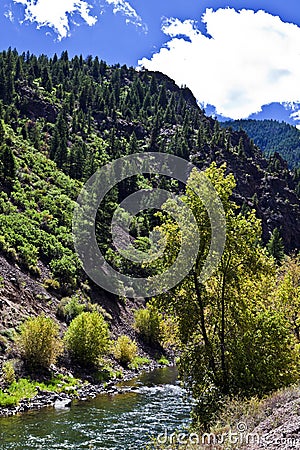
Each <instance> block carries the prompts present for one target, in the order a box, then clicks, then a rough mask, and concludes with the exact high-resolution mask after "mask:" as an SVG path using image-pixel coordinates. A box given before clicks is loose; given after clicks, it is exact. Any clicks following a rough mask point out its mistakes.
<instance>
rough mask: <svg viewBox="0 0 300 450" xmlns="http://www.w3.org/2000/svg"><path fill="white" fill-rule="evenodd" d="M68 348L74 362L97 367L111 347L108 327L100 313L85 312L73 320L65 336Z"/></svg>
mask: <svg viewBox="0 0 300 450" xmlns="http://www.w3.org/2000/svg"><path fill="white" fill-rule="evenodd" d="M65 344H66V348H67V349H68V351H69V352H70V355H71V357H72V359H73V360H75V361H77V362H78V363H80V364H82V365H96V364H97V362H98V361H99V359H100V358H101V357H102V356H104V355H106V354H107V353H108V351H109V347H110V339H109V330H108V325H107V323H106V322H105V320H104V318H103V316H102V315H101V314H100V313H98V312H83V313H81V314H79V315H78V316H77V317H75V319H74V320H72V322H71V324H70V326H69V328H68V331H67V333H66V335H65Z"/></svg>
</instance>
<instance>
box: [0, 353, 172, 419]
mask: <svg viewBox="0 0 300 450" xmlns="http://www.w3.org/2000/svg"><path fill="white" fill-rule="evenodd" d="M164 367H173V365H171V364H170V365H169V366H167V365H164V364H159V363H158V362H156V361H151V362H150V363H149V364H147V365H144V366H141V367H140V368H139V369H135V370H129V369H126V370H124V371H123V374H122V377H116V378H114V379H110V380H108V381H106V382H101V383H92V382H88V381H83V380H80V382H79V384H78V385H74V386H70V387H69V388H68V387H67V388H66V389H65V391H67V392H55V391H52V390H51V391H50V390H46V389H40V388H39V387H38V386H37V387H36V392H37V393H36V395H35V396H34V397H32V398H24V399H22V400H21V401H20V402H19V403H18V405H14V406H7V407H1V406H0V417H10V416H14V415H17V414H23V413H26V412H28V411H33V410H40V409H42V408H56V409H63V408H68V407H70V406H71V404H72V402H74V401H75V400H76V401H87V400H91V399H94V398H96V397H97V396H98V395H100V394H109V395H116V394H120V393H122V389H120V388H119V387H118V384H120V383H122V382H126V381H130V380H132V379H134V378H137V377H139V376H140V375H141V374H142V373H145V372H151V371H153V370H155V369H161V368H164ZM127 392H128V391H127Z"/></svg>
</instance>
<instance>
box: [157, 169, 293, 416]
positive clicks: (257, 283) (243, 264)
mask: <svg viewBox="0 0 300 450" xmlns="http://www.w3.org/2000/svg"><path fill="white" fill-rule="evenodd" d="M225 170H226V168H225V166H222V167H220V168H217V167H216V165H215V164H213V165H212V166H211V167H210V168H208V169H207V170H206V171H205V174H206V176H207V177H208V178H209V179H210V181H211V182H212V184H213V185H214V187H215V189H216V191H217V192H218V195H219V197H220V199H221V200H222V203H223V208H224V211H225V215H226V231H227V232H226V236H227V238H226V245H225V249H224V252H223V255H222V258H221V260H220V263H219V265H218V266H217V267H216V270H215V273H214V275H213V276H212V277H211V278H210V279H209V280H208V281H207V282H206V283H201V282H200V281H199V275H200V273H201V270H202V267H203V264H204V261H205V259H206V256H207V253H208V249H209V245H210V239H211V227H210V221H209V217H208V214H207V212H206V210H205V208H204V205H203V204H202V202H201V201H200V200H199V198H198V196H197V195H196V194H195V192H197V191H198V190H199V188H200V187H201V178H200V176H199V173H198V172H197V171H193V172H192V174H191V176H190V178H189V180H188V183H187V189H186V194H185V196H184V197H183V198H182V199H183V201H184V202H185V203H186V204H187V205H188V206H189V208H190V209H191V210H192V211H193V214H194V217H195V218H196V221H197V226H198V229H199V232H200V237H201V241H200V251H199V254H198V258H197V260H196V263H195V265H194V267H193V269H192V271H191V272H190V274H189V275H188V276H187V277H186V278H185V279H184V280H183V281H182V282H181V283H180V284H179V285H178V286H177V287H175V288H174V289H173V290H172V294H170V293H169V294H165V295H162V296H160V297H159V298H158V299H157V300H156V303H157V304H158V305H159V306H160V307H161V308H163V310H164V311H166V312H168V313H172V314H173V315H175V317H176V319H177V323H178V327H179V334H180V339H181V343H182V353H181V360H180V373H181V377H182V378H183V379H184V380H186V383H187V385H188V387H189V388H190V390H191V391H192V393H193V395H194V396H195V398H197V399H198V400H199V402H200V403H201V401H202V400H203V398H204V397H205V395H206V394H207V393H208V392H215V393H219V394H222V395H223V394H229V393H241V394H243V395H249V394H251V393H255V394H258V395H260V394H263V393H265V392H268V391H270V390H272V389H276V388H277V387H279V386H281V385H286V384H288V383H289V382H292V381H293V380H295V379H296V367H297V364H298V359H297V356H296V351H295V341H294V339H293V336H292V335H291V333H290V332H289V326H288V323H287V320H285V318H284V316H283V315H282V314H281V313H278V315H276V314H275V312H274V305H272V307H270V299H271V298H272V295H273V294H274V293H273V292H272V291H271V290H270V288H269V290H268V289H267V286H268V285H269V286H270V284H272V282H274V277H275V267H274V266H273V262H272V260H270V259H269V258H268V257H267V255H266V254H265V252H264V249H263V247H262V245H261V241H260V237H261V224H260V220H258V219H257V218H256V217H255V214H254V212H253V211H251V212H249V213H247V214H246V215H242V214H237V209H238V207H237V206H236V205H235V203H234V202H233V201H232V200H231V195H232V190H233V187H234V186H235V181H234V178H233V176H232V175H227V176H226V175H225ZM166 209H167V205H166ZM162 218H163V216H162ZM160 231H161V233H162V234H163V235H165V236H166V238H167V243H168V244H167V247H166V251H165V253H164V254H165V257H164V260H163V262H162V267H163V268H165V267H169V265H170V264H171V263H172V262H173V261H174V258H176V255H177V253H178V251H179V248H180V245H181V237H180V232H179V229H178V225H177V224H174V222H173V221H172V220H171V219H170V220H169V219H168V220H166V219H165V220H164V222H163V223H162V225H161V226H160ZM187 232H189V230H187ZM272 280H273V281H272ZM274 284H275V282H274ZM266 293H267V294H266ZM271 330H272V332H271ZM280 334H282V336H284V338H283V340H282V341H281V343H280V345H278V355H277V356H275V353H276V351H277V350H276V348H277V341H278V339H279V336H280ZM250 342H252V344H253V345H251V346H250ZM274 358H275V359H276V363H274ZM275 366H276V367H275ZM215 400H216V399H215ZM201 405H202V406H201V408H203V404H202V403H201ZM201 408H200V409H201Z"/></svg>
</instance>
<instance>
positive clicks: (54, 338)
mask: <svg viewBox="0 0 300 450" xmlns="http://www.w3.org/2000/svg"><path fill="white" fill-rule="evenodd" d="M18 347H19V350H20V352H21V355H22V358H23V360H24V361H25V363H26V365H27V366H29V367H30V368H38V367H42V368H49V367H50V365H51V364H54V363H55V362H56V360H57V357H58V356H59V355H60V353H61V351H62V341H61V339H60V338H59V327H58V325H57V324H56V323H55V322H54V321H53V320H52V319H50V318H49V317H45V316H38V317H35V318H29V319H28V320H26V321H25V322H24V323H23V324H22V325H21V334H20V336H19V338H18Z"/></svg>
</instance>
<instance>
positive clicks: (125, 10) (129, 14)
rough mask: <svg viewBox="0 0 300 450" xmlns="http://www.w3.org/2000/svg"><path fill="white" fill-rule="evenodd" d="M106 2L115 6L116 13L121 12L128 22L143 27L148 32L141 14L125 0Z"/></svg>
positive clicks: (108, 0) (109, 0)
mask: <svg viewBox="0 0 300 450" xmlns="http://www.w3.org/2000/svg"><path fill="white" fill-rule="evenodd" d="M106 3H108V4H109V5H112V6H113V12H114V14H117V13H121V14H122V15H124V16H125V17H126V23H132V24H134V25H137V26H138V27H141V28H142V29H143V31H144V32H147V26H146V25H145V24H144V23H143V20H142V18H141V16H139V15H138V13H137V12H136V10H135V9H134V8H133V7H132V6H131V5H130V3H128V2H127V1H125V0H106Z"/></svg>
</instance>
